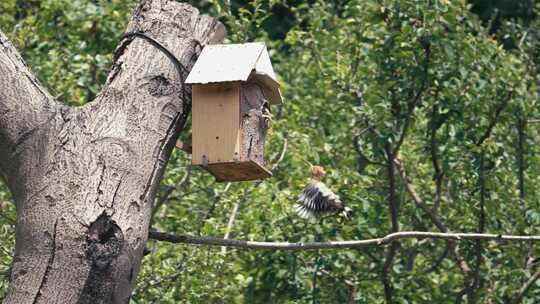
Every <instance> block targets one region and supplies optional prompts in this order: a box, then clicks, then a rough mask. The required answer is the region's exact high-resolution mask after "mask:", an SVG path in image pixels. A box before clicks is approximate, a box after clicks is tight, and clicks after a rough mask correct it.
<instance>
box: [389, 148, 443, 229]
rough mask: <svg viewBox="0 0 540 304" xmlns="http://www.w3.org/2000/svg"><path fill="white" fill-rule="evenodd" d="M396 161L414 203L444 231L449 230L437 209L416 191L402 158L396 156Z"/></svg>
mask: <svg viewBox="0 0 540 304" xmlns="http://www.w3.org/2000/svg"><path fill="white" fill-rule="evenodd" d="M394 163H395V164H396V166H397V168H398V170H399V174H400V176H401V180H402V181H403V183H404V185H405V188H406V189H407V192H408V193H409V195H410V196H411V197H412V199H413V201H414V203H415V204H416V206H418V207H420V209H422V210H423V211H424V212H425V213H427V215H428V216H429V217H430V219H431V221H432V222H433V224H434V225H435V226H436V227H437V228H438V229H439V230H440V231H442V232H448V227H446V225H445V224H444V223H443V222H442V221H441V219H440V218H439V215H438V214H437V213H436V211H434V210H432V209H431V208H429V206H428V205H427V204H426V203H425V202H424V201H423V200H422V199H421V198H420V196H419V195H418V193H417V192H416V188H415V186H414V185H413V184H412V183H411V180H410V179H409V177H408V176H407V172H406V171H405V166H403V164H402V162H401V160H399V159H398V158H396V159H395V160H394Z"/></svg>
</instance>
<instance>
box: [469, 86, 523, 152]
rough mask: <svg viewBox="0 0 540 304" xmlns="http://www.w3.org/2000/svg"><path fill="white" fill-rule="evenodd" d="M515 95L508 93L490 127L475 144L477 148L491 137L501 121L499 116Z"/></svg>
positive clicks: (496, 111)
mask: <svg viewBox="0 0 540 304" xmlns="http://www.w3.org/2000/svg"><path fill="white" fill-rule="evenodd" d="M513 94H514V92H513V91H510V92H508V97H507V98H506V99H505V100H504V101H503V102H501V104H499V106H498V107H497V109H495V113H494V114H493V117H492V119H491V121H490V122H489V125H488V127H487V129H486V131H485V132H484V134H483V135H482V136H481V137H480V138H479V139H478V140H477V141H476V143H475V144H476V145H477V146H481V145H482V144H483V143H484V141H485V140H486V139H488V138H489V136H491V132H493V128H495V125H497V122H498V121H499V116H500V115H501V113H502V111H503V110H504V108H506V105H508V102H509V101H510V99H512V96H513Z"/></svg>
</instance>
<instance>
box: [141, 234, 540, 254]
mask: <svg viewBox="0 0 540 304" xmlns="http://www.w3.org/2000/svg"><path fill="white" fill-rule="evenodd" d="M149 238H150V239H153V240H156V241H163V242H169V243H175V244H194V245H209V246H227V247H236V248H242V249H257V250H260V249H262V250H289V251H300V250H319V249H343V248H366V247H381V246H386V245H389V244H391V243H392V242H395V241H399V240H402V239H433V240H451V241H474V240H481V241H496V242H501V241H505V242H540V235H502V234H489V233H485V234H483V233H441V232H424V231H401V232H396V233H391V234H388V235H386V236H384V237H381V238H375V239H366V240H355V241H328V242H307V243H302V242H297V243H289V242H261V241H246V240H236V239H222V238H216V237H209V236H193V235H177V234H169V233H164V232H158V231H150V232H149Z"/></svg>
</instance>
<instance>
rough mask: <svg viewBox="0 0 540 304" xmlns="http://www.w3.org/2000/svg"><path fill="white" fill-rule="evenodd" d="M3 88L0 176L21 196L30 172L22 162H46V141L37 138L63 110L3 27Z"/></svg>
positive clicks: (0, 64)
mask: <svg viewBox="0 0 540 304" xmlns="http://www.w3.org/2000/svg"><path fill="white" fill-rule="evenodd" d="M0 88H1V89H0V143H2V144H1V145H0V178H2V177H3V178H4V179H5V181H6V184H7V185H8V186H9V187H10V189H11V190H12V191H13V194H14V195H15V196H19V195H22V194H23V193H25V190H24V189H21V188H23V187H24V186H23V183H22V181H21V180H22V179H24V178H25V177H26V176H27V175H28V172H24V170H21V168H20V167H21V165H20V164H29V167H39V166H42V165H43V160H41V159H39V157H37V154H38V151H36V150H37V149H39V148H40V147H41V145H42V144H43V142H42V141H40V140H36V141H35V140H33V139H35V138H40V139H41V138H43V137H45V134H44V133H45V132H46V129H49V128H43V125H48V122H50V121H52V120H53V118H54V116H55V113H56V114H58V113H60V109H61V106H60V105H58V104H57V103H56V102H55V101H54V99H53V97H52V96H51V95H50V94H49V93H48V92H47V91H46V90H45V89H44V88H43V87H42V86H41V84H40V83H39V81H38V80H37V78H36V77H35V76H34V75H33V74H32V73H31V72H30V70H29V69H28V67H27V66H26V64H25V63H24V61H23V59H22V58H21V56H20V55H19V53H18V52H17V50H16V49H15V47H14V46H13V45H12V44H11V42H9V41H8V39H7V37H6V36H5V35H4V33H3V32H2V31H0ZM50 125H53V124H52V123H50Z"/></svg>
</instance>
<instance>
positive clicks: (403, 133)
mask: <svg viewBox="0 0 540 304" xmlns="http://www.w3.org/2000/svg"><path fill="white" fill-rule="evenodd" d="M424 52H425V53H426V57H425V60H424V77H423V78H422V83H421V84H420V88H418V92H416V94H415V95H414V96H413V97H412V99H410V100H409V101H408V104H409V109H408V110H409V112H408V113H407V117H405V124H404V125H403V128H402V130H401V135H400V136H399V140H398V142H397V144H396V146H395V147H394V151H393V154H394V155H397V153H398V151H399V148H401V145H402V144H403V141H404V140H405V137H406V135H407V131H408V130H409V125H410V124H411V121H412V119H413V116H414V110H415V109H416V106H417V105H418V103H419V102H420V99H421V97H422V94H423V93H424V91H425V90H426V89H427V82H428V81H427V80H428V69H429V63H430V55H431V47H430V45H429V43H428V44H427V45H426V46H424Z"/></svg>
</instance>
